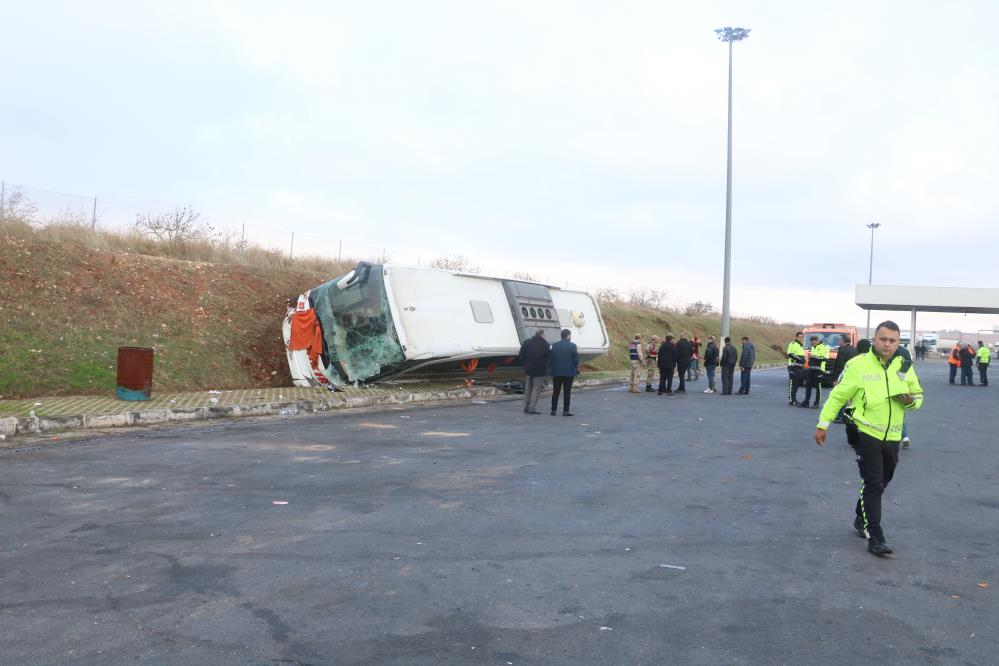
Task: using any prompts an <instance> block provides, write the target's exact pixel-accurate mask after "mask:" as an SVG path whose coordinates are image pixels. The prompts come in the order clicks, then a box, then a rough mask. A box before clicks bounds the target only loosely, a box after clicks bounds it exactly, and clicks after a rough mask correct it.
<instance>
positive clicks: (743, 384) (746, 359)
mask: <svg viewBox="0 0 999 666" xmlns="http://www.w3.org/2000/svg"><path fill="white" fill-rule="evenodd" d="M754 365H756V346H755V345H754V344H753V343H752V342H750V341H749V338H748V337H746V336H745V335H744V336H742V355H741V356H740V357H739V368H741V373H740V375H739V395H749V382H750V375H751V374H752V372H753V366H754Z"/></svg>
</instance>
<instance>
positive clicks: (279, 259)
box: [0, 218, 357, 277]
mask: <svg viewBox="0 0 999 666" xmlns="http://www.w3.org/2000/svg"><path fill="white" fill-rule="evenodd" d="M0 234H3V235H7V236H11V237H14V238H18V239H20V240H28V241H41V242H48V243H63V244H70V245H78V246H81V247H86V248H89V249H92V250H100V251H104V252H128V253H130V254H142V255H146V256H150V257H166V258H168V259H181V260H184V261H200V262H208V263H213V264H229V265H237V266H254V267H256V268H262V269H293V270H304V271H311V272H316V273H322V274H324V275H328V276H330V277H333V276H335V275H340V274H342V273H345V272H346V271H348V270H350V269H351V268H353V267H354V265H355V264H356V263H357V260H356V259H352V258H347V259H343V260H341V261H336V260H335V259H329V258H327V257H321V256H314V255H312V256H310V255H303V256H300V257H295V258H292V259H289V258H288V257H287V256H286V255H285V254H284V253H283V252H280V251H278V250H269V249H266V248H263V247H259V246H256V245H243V246H242V247H240V244H239V243H238V242H231V241H229V240H226V239H222V240H215V241H211V240H188V241H182V242H163V241H160V240H157V239H155V238H151V237H149V236H147V235H144V234H142V233H140V232H138V231H137V230H135V229H130V230H128V231H113V230H109V229H102V228H100V227H97V228H96V229H91V228H90V225H89V224H88V223H81V222H77V221H74V220H72V219H71V218H70V219H54V220H50V221H49V222H47V223H44V224H38V223H34V222H26V221H24V220H20V219H6V220H2V221H0Z"/></svg>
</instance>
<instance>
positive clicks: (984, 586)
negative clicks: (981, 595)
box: [978, 583, 989, 590]
mask: <svg viewBox="0 0 999 666" xmlns="http://www.w3.org/2000/svg"><path fill="white" fill-rule="evenodd" d="M978 587H980V588H982V589H983V590H987V589H989V584H988V583H979V584H978Z"/></svg>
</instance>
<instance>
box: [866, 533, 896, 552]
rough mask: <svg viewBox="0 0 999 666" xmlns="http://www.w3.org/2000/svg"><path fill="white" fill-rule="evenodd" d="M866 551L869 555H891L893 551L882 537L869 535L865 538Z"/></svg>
mask: <svg viewBox="0 0 999 666" xmlns="http://www.w3.org/2000/svg"><path fill="white" fill-rule="evenodd" d="M867 552H868V553H870V554H871V555H891V554H892V553H894V552H895V551H894V550H892V549H891V546H889V545H888V544H886V543H885V538H884V537H871V538H870V539H868V540H867Z"/></svg>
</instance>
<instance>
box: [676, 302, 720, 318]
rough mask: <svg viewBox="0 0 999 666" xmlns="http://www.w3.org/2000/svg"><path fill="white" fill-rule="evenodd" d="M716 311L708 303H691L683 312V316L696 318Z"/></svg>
mask: <svg viewBox="0 0 999 666" xmlns="http://www.w3.org/2000/svg"><path fill="white" fill-rule="evenodd" d="M713 310H714V306H713V305H711V304H710V303H708V302H707V301H694V302H693V303H689V304H688V305H687V307H686V308H684V310H683V314H685V315H687V316H688V317H696V316H698V315H706V314H710V313H711V312H712V311H713Z"/></svg>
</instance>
